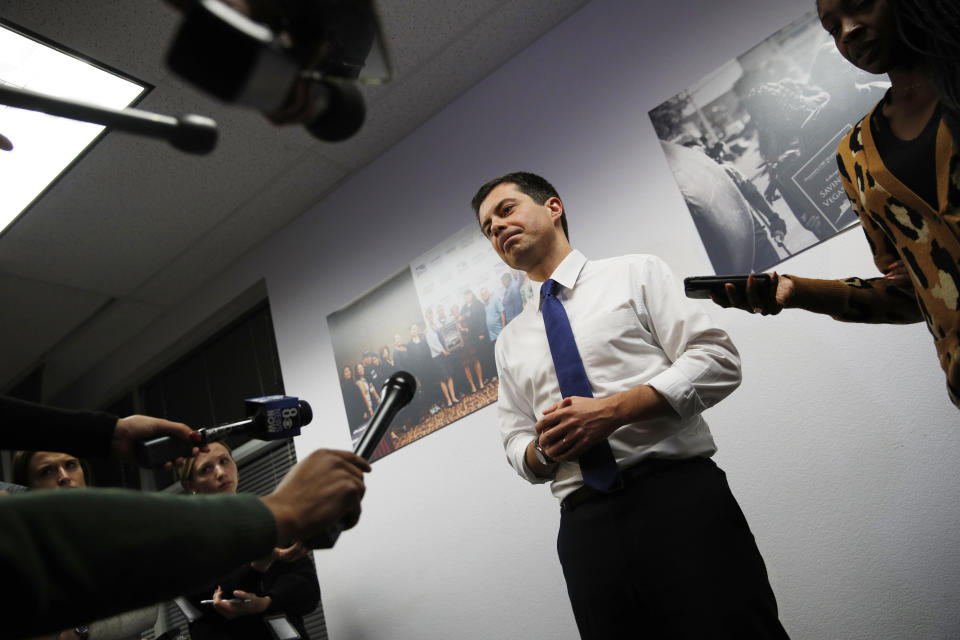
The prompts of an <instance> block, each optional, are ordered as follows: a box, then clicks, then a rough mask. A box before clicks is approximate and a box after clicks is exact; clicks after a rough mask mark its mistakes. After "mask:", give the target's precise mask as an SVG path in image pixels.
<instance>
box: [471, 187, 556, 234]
mask: <svg viewBox="0 0 960 640" xmlns="http://www.w3.org/2000/svg"><path fill="white" fill-rule="evenodd" d="M504 183H509V184H515V185H517V188H518V189H520V191H521V192H523V193H525V194H527V195H528V196H530V198H531V199H532V200H533V201H534V202H536V203H537V204H543V203H544V202H546V201H547V200H549V199H550V198H559V197H560V194H559V193H557V190H556V189H554V188H553V185H552V184H550V183H549V182H547V180H546V178H543V177H541V176H538V175H537V174H535V173H527V172H526V171H515V172H513V173H508V174H507V175H505V176H500V177H499V178H494V179H493V180H491V181H490V182H488V183H486V184H485V185H483V186H482V187H480V189H479V190H478V191H477V195H475V196H473V200H471V201H470V204H471V206H472V207H473V213H474V214H475V215H476V216H477V222H479V221H480V205H481V204H483V201H484V200H486V199H487V196H488V195H490V192H491V191H493V190H494V189H495V188H496V187H497V186H499V185H501V184H504ZM560 226H561V227H562V228H563V235H564V236H566V238H567V240H569V239H570V232H569V231H567V210H566V208H564V210H563V213H562V214H561V215H560Z"/></svg>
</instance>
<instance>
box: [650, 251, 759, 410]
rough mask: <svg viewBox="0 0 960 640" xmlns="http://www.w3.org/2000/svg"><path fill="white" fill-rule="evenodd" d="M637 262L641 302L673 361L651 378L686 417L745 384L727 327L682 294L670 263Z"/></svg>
mask: <svg viewBox="0 0 960 640" xmlns="http://www.w3.org/2000/svg"><path fill="white" fill-rule="evenodd" d="M632 267H633V270H634V272H633V274H632V275H633V282H634V292H635V293H634V297H635V302H636V303H637V304H639V305H640V306H641V307H643V308H644V309H645V310H646V313H647V315H648V317H649V318H650V322H651V324H652V326H651V327H650V329H651V331H652V332H653V334H654V335H655V337H656V339H657V341H658V342H659V345H660V348H661V349H662V350H663V352H664V354H666V356H667V358H669V359H670V361H671V363H672V364H671V365H670V366H669V367H668V368H667V369H666V370H664V371H662V372H660V373H658V374H657V375H655V376H654V377H653V378H651V379H650V380H649V382H647V384H649V385H650V386H651V387H653V388H654V389H656V390H657V391H659V392H660V394H661V395H663V397H664V398H666V400H667V402H669V403H670V406H671V407H673V409H674V410H675V411H676V412H677V414H678V415H679V416H680V417H681V418H683V419H686V418H690V417H692V416H695V415H697V414H699V413H701V412H702V411H703V410H705V409H708V408H710V407H712V406H713V405H715V404H716V403H718V402H720V400H722V399H724V398H725V397H727V396H728V395H730V394H731V393H732V392H733V390H734V389H736V388H737V387H738V386H740V380H741V375H740V354H739V352H738V351H737V348H736V347H735V346H734V345H733V341H732V340H731V339H730V336H728V335H727V333H726V332H725V331H723V330H722V329H720V327H718V326H716V324H715V323H714V322H713V320H711V318H710V316H708V315H707V314H706V313H705V312H703V311H701V310H700V309H699V308H698V307H697V306H695V305H694V304H693V303H692V302H690V301H689V300H687V299H686V298H685V297H683V295H682V294H681V291H682V288H681V287H680V285H679V283H678V282H677V280H676V279H675V278H674V276H673V273H672V272H671V271H670V268H669V267H667V265H666V264H665V263H664V262H663V260H661V259H660V258H657V257H655V256H648V257H647V260H645V261H643V262H635V263H633V265H632Z"/></svg>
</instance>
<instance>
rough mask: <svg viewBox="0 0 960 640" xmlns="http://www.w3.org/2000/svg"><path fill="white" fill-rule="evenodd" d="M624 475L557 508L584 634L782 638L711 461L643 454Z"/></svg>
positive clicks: (751, 550)
mask: <svg viewBox="0 0 960 640" xmlns="http://www.w3.org/2000/svg"><path fill="white" fill-rule="evenodd" d="M624 476H625V486H624V488H622V489H620V490H618V491H615V492H613V493H610V494H603V495H598V496H596V497H593V498H591V499H589V500H586V501H584V502H582V503H580V504H578V505H576V506H574V507H572V508H570V507H569V503H570V501H569V500H568V501H565V502H564V505H562V507H561V508H562V513H561V518H560V532H559V535H558V537H557V551H558V553H559V556H560V563H561V564H562V566H563V574H564V577H565V578H566V581H567V592H568V593H569V595H570V602H571V604H572V605H573V611H574V616H575V617H576V620H577V626H578V628H579V630H580V636H581V638H583V639H584V640H613V639H616V638H649V639H656V640H659V639H660V638H677V639H680V638H683V639H689V640H694V639H696V640H704V639H713V638H737V639H738V640H749V639H752V638H780V639H782V638H787V634H786V632H785V631H784V629H783V627H782V626H781V624H780V621H779V619H778V616H777V602H776V599H775V598H774V595H773V590H772V589H771V588H770V582H769V580H768V579H767V571H766V567H765V566H764V563H763V558H762V557H761V556H760V551H759V550H758V549H757V545H756V542H755V541H754V538H753V534H752V533H751V532H750V528H749V526H748V525H747V521H746V519H745V518H744V516H743V512H742V511H741V510H740V506H739V505H738V504H737V501H736V500H735V499H734V497H733V494H732V493H731V492H730V487H729V485H728V484H727V479H726V474H724V472H723V471H721V470H720V469H719V468H718V467H717V465H716V464H714V462H713V461H712V460H710V459H708V458H690V459H687V460H678V461H668V460H649V461H644V462H641V463H640V464H639V465H637V466H636V467H634V468H632V469H629V470H627V471H626V472H625V473H624Z"/></svg>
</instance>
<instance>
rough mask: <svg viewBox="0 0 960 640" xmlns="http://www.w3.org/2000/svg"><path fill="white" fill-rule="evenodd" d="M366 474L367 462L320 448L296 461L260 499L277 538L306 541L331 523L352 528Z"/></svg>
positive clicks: (346, 452) (350, 454)
mask: <svg viewBox="0 0 960 640" xmlns="http://www.w3.org/2000/svg"><path fill="white" fill-rule="evenodd" d="M369 471H370V465H369V463H367V461H366V460H364V459H363V458H361V457H360V456H358V455H356V454H354V453H351V452H349V451H335V450H330V449H319V450H317V451H314V452H313V453H311V454H310V455H309V456H307V457H306V458H305V459H304V460H301V461H300V462H298V463H297V464H296V465H295V466H294V467H293V468H292V469H290V471H289V472H288V473H287V475H286V476H285V477H284V479H283V480H282V481H281V482H280V484H279V485H278V486H277V488H276V489H274V491H273V493H271V494H270V495H268V496H266V497H264V498H261V500H262V501H263V503H264V504H265V505H266V506H267V508H268V509H270V511H271V512H272V513H273V515H274V517H275V518H276V520H277V534H278V538H279V539H281V540H291V539H296V540H308V539H310V538H312V537H314V536H317V535H319V534H320V533H322V532H324V531H326V530H327V528H328V527H330V526H332V525H334V524H339V525H341V526H342V528H343V529H350V528H351V527H353V526H354V525H355V524H357V520H359V519H360V500H361V499H363V494H364V491H365V487H364V484H363V474H364V473H366V472H369Z"/></svg>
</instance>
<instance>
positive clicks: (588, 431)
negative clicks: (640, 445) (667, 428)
mask: <svg viewBox="0 0 960 640" xmlns="http://www.w3.org/2000/svg"><path fill="white" fill-rule="evenodd" d="M615 397H616V396H611V397H609V398H581V397H577V396H572V397H569V398H564V399H563V400H562V401H561V402H560V403H559V404H555V405H553V406H552V407H550V408H548V409H546V410H545V411H544V412H543V418H541V419H540V421H539V422H537V424H536V425H534V429H535V430H536V432H537V437H539V438H540V448H541V449H543V450H544V452H545V453H546V454H547V455H548V456H550V457H551V458H553V459H554V460H576V459H578V458H579V457H580V456H581V455H582V454H583V452H584V451H586V450H587V449H589V448H590V447H592V446H593V445H595V444H596V443H598V442H600V441H601V440H606V439H607V438H608V437H609V436H610V434H611V433H613V432H614V431H616V430H617V428H618V427H620V426H621V425H622V424H625V423H621V422H619V418H618V416H617V414H616V410H615V409H616V401H615V400H614V398H615Z"/></svg>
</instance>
